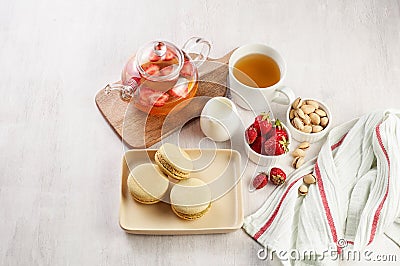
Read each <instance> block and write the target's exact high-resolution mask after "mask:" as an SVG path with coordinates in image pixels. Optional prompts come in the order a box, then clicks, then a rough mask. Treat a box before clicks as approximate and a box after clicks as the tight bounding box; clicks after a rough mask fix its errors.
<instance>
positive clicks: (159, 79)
mask: <svg viewBox="0 0 400 266" xmlns="http://www.w3.org/2000/svg"><path fill="white" fill-rule="evenodd" d="M199 48H201V49H200V50H201V52H200V53H199V54H197V57H196V58H192V57H191V55H192V54H193V53H192V52H193V51H195V50H198V49H199ZM210 48H211V46H210V43H209V42H207V41H205V40H203V39H201V38H197V37H194V38H191V39H189V40H188V41H187V42H186V43H185V45H184V46H183V48H182V49H179V48H177V47H176V46H175V45H174V44H172V43H170V42H167V41H153V42H150V43H148V44H146V45H144V46H143V47H142V48H140V49H139V50H138V51H137V53H136V54H135V55H134V56H132V57H131V58H130V59H129V60H128V62H127V63H126V64H125V67H124V68H123V71H122V76H121V81H119V82H115V83H113V84H108V85H107V86H106V88H105V90H106V92H107V93H109V92H110V91H112V90H119V91H120V96H121V99H122V100H124V101H131V100H133V103H134V106H135V107H136V108H137V109H139V110H141V111H143V112H146V113H148V114H151V115H167V114H168V113H169V112H170V111H172V110H174V111H175V110H178V109H182V108H183V107H184V106H185V105H187V104H188V103H189V102H190V99H192V98H193V97H194V95H195V94H196V91H197V88H198V67H199V66H200V65H201V64H202V63H203V62H204V61H205V60H206V58H207V56H208V54H209V51H210Z"/></svg>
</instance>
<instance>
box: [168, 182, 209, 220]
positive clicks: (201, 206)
mask: <svg viewBox="0 0 400 266" xmlns="http://www.w3.org/2000/svg"><path fill="white" fill-rule="evenodd" d="M170 202H171V208H172V211H173V212H174V213H175V214H176V215H177V216H178V217H179V218H182V219H184V220H195V219H198V218H200V217H202V216H203V215H204V214H206V212H207V211H208V210H209V209H210V207H211V191H210V188H209V187H208V185H207V184H206V183H204V182H203V181H202V180H200V179H197V178H189V179H185V180H182V181H179V183H177V184H176V185H174V186H173V187H172V189H171V193H170Z"/></svg>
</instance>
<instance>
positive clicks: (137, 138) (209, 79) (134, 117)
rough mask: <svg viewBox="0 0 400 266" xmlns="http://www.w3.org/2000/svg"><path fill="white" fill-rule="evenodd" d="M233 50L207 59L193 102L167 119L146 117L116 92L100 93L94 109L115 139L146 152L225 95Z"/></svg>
mask: <svg viewBox="0 0 400 266" xmlns="http://www.w3.org/2000/svg"><path fill="white" fill-rule="evenodd" d="M233 51H234V50H232V51H230V52H229V53H228V54H226V55H225V56H223V57H221V58H219V59H211V58H207V60H206V61H205V62H204V64H203V65H201V67H200V69H199V81H200V82H199V88H198V90H197V93H196V96H195V97H194V98H193V100H192V101H191V102H190V104H188V105H187V106H186V107H184V108H183V109H182V110H180V111H179V112H176V113H173V114H170V115H168V116H148V115H147V114H145V113H143V112H141V111H139V110H137V109H136V108H135V107H134V106H133V104H130V103H129V102H125V101H122V100H121V99H120V96H119V92H117V91H112V92H111V93H110V94H108V95H107V94H105V92H104V90H100V91H99V92H98V93H97V95H96V99H95V100H96V105H97V107H98V108H99V110H100V112H101V114H102V115H103V117H104V118H105V119H106V121H107V122H108V123H109V124H110V126H111V127H112V129H113V130H114V131H115V132H116V133H117V134H118V136H119V137H120V138H121V139H122V140H123V141H124V142H125V143H126V144H127V145H128V146H130V147H131V148H147V147H150V146H152V145H153V144H155V143H157V142H159V141H160V140H161V139H162V138H164V137H166V136H168V135H170V134H171V133H173V132H174V131H176V130H178V129H180V128H181V127H183V125H184V124H186V123H187V122H189V121H191V120H193V119H195V118H197V117H199V116H200V114H201V110H202V109H203V107H204V105H205V104H206V102H207V101H208V100H209V99H210V98H212V97H217V96H225V95H226V94H227V87H226V79H227V75H228V61H229V58H230V56H231V54H232V53H233Z"/></svg>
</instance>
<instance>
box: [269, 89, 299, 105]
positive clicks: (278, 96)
mask: <svg viewBox="0 0 400 266" xmlns="http://www.w3.org/2000/svg"><path fill="white" fill-rule="evenodd" d="M295 98H296V95H295V94H294V92H293V91H292V89H291V88H289V87H286V86H283V87H280V88H278V89H276V90H275V96H274V98H273V99H272V102H274V103H278V104H283V105H289V104H291V103H292V102H293V101H294V100H295Z"/></svg>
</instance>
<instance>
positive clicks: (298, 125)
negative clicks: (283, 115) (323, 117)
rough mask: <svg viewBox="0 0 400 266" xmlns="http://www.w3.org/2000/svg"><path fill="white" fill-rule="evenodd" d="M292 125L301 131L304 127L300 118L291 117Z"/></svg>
mask: <svg viewBox="0 0 400 266" xmlns="http://www.w3.org/2000/svg"><path fill="white" fill-rule="evenodd" d="M293 123H294V127H295V128H297V129H298V130H300V131H302V130H303V128H304V124H303V122H302V121H301V120H300V118H298V117H295V118H294V119H293Z"/></svg>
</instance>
